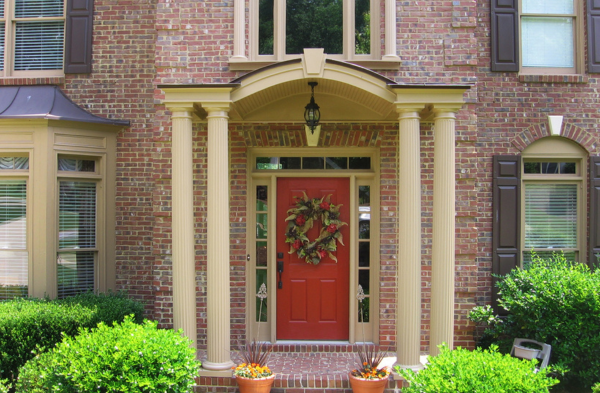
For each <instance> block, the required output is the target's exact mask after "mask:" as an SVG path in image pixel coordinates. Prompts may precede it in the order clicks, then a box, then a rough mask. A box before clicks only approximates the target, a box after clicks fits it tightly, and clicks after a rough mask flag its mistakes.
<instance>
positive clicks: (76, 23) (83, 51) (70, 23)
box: [65, 0, 94, 74]
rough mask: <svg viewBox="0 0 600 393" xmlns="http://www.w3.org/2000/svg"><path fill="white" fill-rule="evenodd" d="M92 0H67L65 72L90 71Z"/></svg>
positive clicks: (81, 72)
mask: <svg viewBox="0 0 600 393" xmlns="http://www.w3.org/2000/svg"><path fill="white" fill-rule="evenodd" d="M93 19H94V0H67V28H66V30H67V31H66V33H65V74H89V73H91V72H92V22H93Z"/></svg>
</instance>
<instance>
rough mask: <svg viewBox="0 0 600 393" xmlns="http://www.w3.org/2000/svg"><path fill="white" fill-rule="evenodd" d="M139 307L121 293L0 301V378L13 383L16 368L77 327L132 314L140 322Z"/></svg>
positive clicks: (114, 319)
mask: <svg viewBox="0 0 600 393" xmlns="http://www.w3.org/2000/svg"><path fill="white" fill-rule="evenodd" d="M143 311H144V310H143V306H142V304H140V303H139V302H136V301H134V300H131V299H129V298H127V296H126V295H125V294H123V293H108V294H100V295H95V294H92V293H86V294H82V295H78V296H74V297H71V298H65V299H61V300H49V299H32V298H27V299H14V300H10V301H3V302H0V379H2V378H8V379H9V380H11V381H14V380H15V378H16V376H17V373H18V369H19V367H21V366H23V365H24V364H25V362H27V361H28V360H29V359H31V358H32V357H33V356H34V352H36V351H37V352H40V351H44V350H47V349H50V348H52V347H53V346H54V345H56V343H58V342H60V341H61V340H62V334H63V333H64V334H66V335H69V336H72V335H75V334H77V332H78V329H79V328H80V327H89V328H91V327H96V326H97V325H98V323H99V322H106V323H112V322H114V321H119V322H120V321H123V319H124V318H125V316H127V315H129V314H134V315H135V317H134V319H135V321H137V322H139V323H141V321H142V320H143Z"/></svg>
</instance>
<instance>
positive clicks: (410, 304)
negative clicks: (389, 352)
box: [396, 108, 422, 369]
mask: <svg viewBox="0 0 600 393" xmlns="http://www.w3.org/2000/svg"><path fill="white" fill-rule="evenodd" d="M397 111H398V112H399V123H400V125H399V128H400V129H399V133H400V135H399V146H398V156H399V164H398V190H399V191H398V222H399V228H398V229H399V231H398V232H399V239H398V291H397V304H398V321H397V323H396V343H397V344H396V352H397V364H399V365H400V366H401V367H404V368H412V369H419V368H421V367H422V366H421V363H420V350H421V165H420V151H421V143H420V127H419V121H420V116H419V113H418V112H417V109H414V108H409V109H400V108H399V109H397Z"/></svg>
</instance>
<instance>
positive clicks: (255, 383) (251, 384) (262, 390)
mask: <svg viewBox="0 0 600 393" xmlns="http://www.w3.org/2000/svg"><path fill="white" fill-rule="evenodd" d="M235 380H236V381H237V384H238V386H239V387H240V393H269V392H270V391H271V386H273V381H275V374H273V375H271V376H270V377H266V378H244V377H237V376H236V377H235Z"/></svg>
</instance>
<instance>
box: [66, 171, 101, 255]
mask: <svg viewBox="0 0 600 393" xmlns="http://www.w3.org/2000/svg"><path fill="white" fill-rule="evenodd" d="M58 228H59V235H58V236H59V237H58V247H59V248H94V247H96V183H91V182H89V183H88V182H67V181H62V182H60V201H59V219H58Z"/></svg>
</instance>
